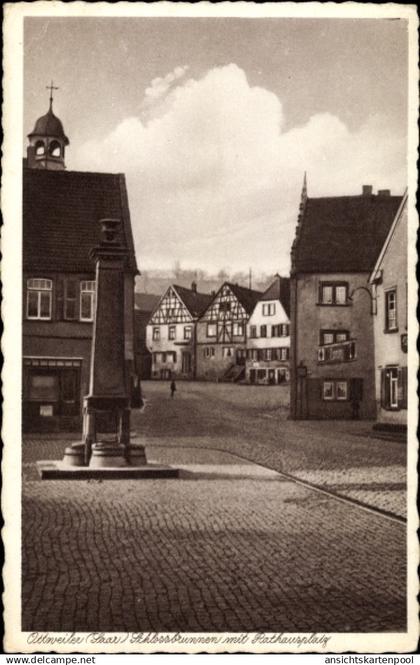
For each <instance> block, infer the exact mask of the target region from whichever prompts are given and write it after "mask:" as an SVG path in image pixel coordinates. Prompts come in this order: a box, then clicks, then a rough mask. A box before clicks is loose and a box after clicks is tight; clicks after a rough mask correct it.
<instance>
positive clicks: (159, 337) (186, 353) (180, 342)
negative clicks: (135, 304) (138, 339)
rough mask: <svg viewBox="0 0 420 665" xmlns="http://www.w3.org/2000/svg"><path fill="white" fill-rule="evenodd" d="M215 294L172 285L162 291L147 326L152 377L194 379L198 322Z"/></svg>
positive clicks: (193, 287) (192, 287)
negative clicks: (211, 294)
mask: <svg viewBox="0 0 420 665" xmlns="http://www.w3.org/2000/svg"><path fill="white" fill-rule="evenodd" d="M211 298H212V296H210V295H208V294H206V293H199V292H198V291H197V285H196V283H195V282H193V283H192V284H191V288H190V289H187V288H185V287H184V286H178V285H176V284H172V285H171V286H169V287H168V289H167V290H166V291H165V293H164V294H163V296H162V298H161V299H160V301H159V303H158V305H157V306H156V308H155V310H154V312H153V313H152V316H151V317H150V319H149V323H148V325H147V327H146V344H147V348H148V350H149V352H150V353H151V354H152V379H163V380H168V379H175V378H176V379H194V378H195V376H196V338H195V333H196V322H197V320H198V318H199V316H200V315H201V314H202V312H203V311H204V310H205V309H206V307H207V305H208V304H209V302H210V300H211Z"/></svg>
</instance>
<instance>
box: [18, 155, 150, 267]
mask: <svg viewBox="0 0 420 665" xmlns="http://www.w3.org/2000/svg"><path fill="white" fill-rule="evenodd" d="M104 217H111V218H117V219H120V220H121V222H122V228H121V234H120V242H121V243H122V244H123V245H124V246H125V247H127V248H128V250H129V268H130V270H133V271H136V270H137V265H136V258H135V253H134V243H133V236H132V231H131V222H130V213H129V209H128V199H127V191H126V187H125V177H124V175H122V174H111V173H90V172H81V171H52V170H44V169H31V168H24V169H23V269H24V270H25V271H40V270H48V271H49V272H51V271H57V272H92V271H93V269H94V264H93V262H92V260H91V259H90V258H89V251H90V250H91V249H92V247H95V245H97V244H98V243H99V241H100V225H99V220H100V219H101V218H104Z"/></svg>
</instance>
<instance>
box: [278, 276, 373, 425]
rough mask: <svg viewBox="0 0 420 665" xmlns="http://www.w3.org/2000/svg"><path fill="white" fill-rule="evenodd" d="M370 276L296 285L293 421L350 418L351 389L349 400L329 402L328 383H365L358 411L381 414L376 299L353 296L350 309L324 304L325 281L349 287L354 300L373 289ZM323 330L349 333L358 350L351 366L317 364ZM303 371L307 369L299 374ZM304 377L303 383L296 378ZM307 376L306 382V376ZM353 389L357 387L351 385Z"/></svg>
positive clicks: (305, 279) (312, 279)
mask: <svg viewBox="0 0 420 665" xmlns="http://www.w3.org/2000/svg"><path fill="white" fill-rule="evenodd" d="M368 277H369V275H368V274H364V273H340V274H317V275H313V274H300V275H297V276H295V277H294V279H293V280H292V283H291V326H292V329H291V333H292V349H291V357H292V391H291V417H292V418H297V419H299V418H338V419H341V418H343V419H344V418H351V417H352V416H353V408H354V404H353V401H354V400H352V398H351V394H350V392H351V391H350V384H349V386H348V393H349V395H348V399H346V400H344V401H325V400H324V399H323V382H324V381H326V380H332V381H340V380H342V381H348V382H350V381H351V379H359V380H362V381H363V394H362V398H361V399H360V400H357V401H358V403H359V406H358V415H359V417H360V418H374V417H375V414H376V400H375V387H374V386H375V383H374V346H373V320H372V314H371V298H370V297H369V294H368V293H367V292H366V291H364V290H358V291H357V292H356V293H354V294H353V299H352V301H351V302H350V301H349V302H348V304H347V305H332V306H330V305H321V304H319V302H318V301H319V284H320V282H322V281H325V282H331V281H340V282H347V283H348V287H349V294H351V293H352V291H354V290H355V289H358V288H359V287H365V288H368V286H369V285H368ZM321 330H348V331H349V333H350V339H352V340H354V341H355V344H356V357H355V359H354V360H352V361H349V362H337V363H331V364H330V363H329V364H321V363H320V362H319V360H318V349H319V347H320V331H321ZM299 365H301V367H302V369H301V370H298V369H297V368H298V366H299ZM298 373H299V374H300V375H301V376H300V377H298V376H297V374H298ZM305 373H306V376H303V374H305ZM351 385H352V386H354V383H352V384H351Z"/></svg>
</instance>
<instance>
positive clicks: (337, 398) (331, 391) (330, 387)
mask: <svg viewBox="0 0 420 665" xmlns="http://www.w3.org/2000/svg"><path fill="white" fill-rule="evenodd" d="M322 399H323V400H324V401H326V402H345V401H347V400H348V382H347V381H343V380H326V381H323V384H322Z"/></svg>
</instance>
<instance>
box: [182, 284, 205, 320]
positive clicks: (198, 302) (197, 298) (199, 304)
mask: <svg viewBox="0 0 420 665" xmlns="http://www.w3.org/2000/svg"><path fill="white" fill-rule="evenodd" d="M172 286H173V288H174V289H175V291H176V292H177V293H178V295H179V297H180V298H181V300H182V302H183V303H184V305H185V306H186V308H187V309H188V311H189V313H190V314H191V316H193V317H198V316H201V314H202V313H203V312H204V310H205V309H207V307H208V305H209V304H210V302H211V301H212V299H213V296H211V295H210V294H209V293H198V291H195V290H194V289H187V288H186V287H185V286H179V285H177V284H173V285H172Z"/></svg>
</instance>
